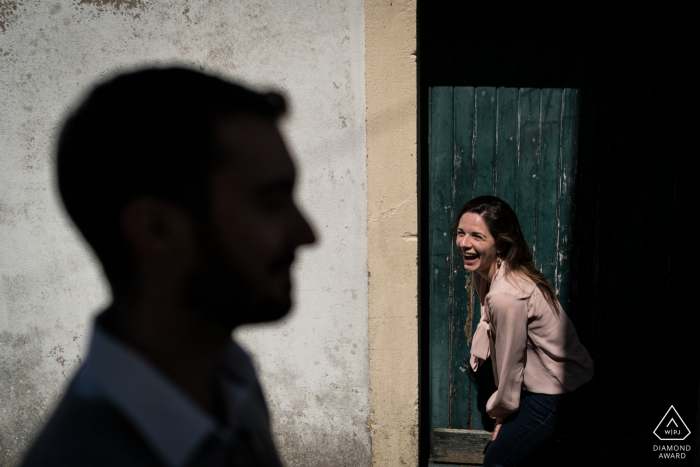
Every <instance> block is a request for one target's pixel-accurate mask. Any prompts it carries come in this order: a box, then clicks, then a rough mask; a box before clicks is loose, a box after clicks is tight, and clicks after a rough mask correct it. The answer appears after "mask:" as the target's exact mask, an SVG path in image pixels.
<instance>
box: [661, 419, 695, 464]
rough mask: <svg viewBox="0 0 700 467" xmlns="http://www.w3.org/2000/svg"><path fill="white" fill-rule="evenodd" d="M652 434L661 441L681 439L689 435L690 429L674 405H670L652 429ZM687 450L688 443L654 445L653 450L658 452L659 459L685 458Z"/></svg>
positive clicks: (688, 447)
mask: <svg viewBox="0 0 700 467" xmlns="http://www.w3.org/2000/svg"><path fill="white" fill-rule="evenodd" d="M654 434H655V435H656V437H657V438H659V440H661V441H683V440H684V439H686V438H687V437H688V436H689V435H690V430H689V429H688V426H687V425H686V424H685V422H684V421H683V419H682V418H681V416H680V415H678V412H677V411H676V409H675V407H673V406H671V407H670V408H669V409H668V411H667V412H666V415H664V416H663V418H662V419H661V421H660V422H659V424H658V425H657V426H656V428H655V429H654ZM687 451H690V445H689V444H685V445H681V444H660V445H659V444H655V445H654V452H658V453H659V459H685V454H686V452H687Z"/></svg>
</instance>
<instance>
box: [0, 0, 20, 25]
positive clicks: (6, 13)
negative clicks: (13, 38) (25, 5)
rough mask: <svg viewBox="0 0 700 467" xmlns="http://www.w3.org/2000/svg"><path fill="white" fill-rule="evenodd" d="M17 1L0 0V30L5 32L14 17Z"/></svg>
mask: <svg viewBox="0 0 700 467" xmlns="http://www.w3.org/2000/svg"><path fill="white" fill-rule="evenodd" d="M18 3H19V2H18V1H15V0H0V32H5V31H6V30H7V26H8V25H9V24H10V23H11V22H12V20H13V19H14V16H15V14H16V13H17V6H18Z"/></svg>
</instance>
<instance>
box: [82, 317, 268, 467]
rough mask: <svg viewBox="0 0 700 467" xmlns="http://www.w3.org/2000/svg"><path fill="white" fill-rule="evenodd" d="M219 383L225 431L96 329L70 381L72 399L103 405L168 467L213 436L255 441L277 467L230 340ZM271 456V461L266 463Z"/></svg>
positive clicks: (250, 376)
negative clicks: (125, 422)
mask: <svg viewBox="0 0 700 467" xmlns="http://www.w3.org/2000/svg"><path fill="white" fill-rule="evenodd" d="M224 366H225V371H222V372H221V374H219V375H218V376H217V377H218V380H219V382H220V385H221V386H220V387H221V390H222V394H223V398H224V403H225V410H226V418H227V426H223V425H222V424H221V423H219V422H218V421H216V420H215V419H214V418H213V417H212V416H210V415H209V414H208V413H206V412H205V411H203V410H202V409H201V408H199V407H198V406H197V405H196V404H195V403H194V402H193V401H192V400H191V399H190V397H189V396H187V395H186V394H185V393H184V392H183V391H182V390H180V388H178V387H177V386H176V385H174V384H173V383H172V382H171V381H170V380H168V378H167V377H166V376H165V375H163V374H162V373H161V372H160V371H159V370H158V369H157V368H155V367H154V366H153V365H151V364H150V363H149V362H148V361H147V360H146V359H144V358H143V357H142V356H141V355H139V354H138V353H137V352H136V351H135V350H133V349H131V348H130V347H128V346H127V345H126V344H125V343H123V342H122V341H120V340H119V339H117V338H116V337H114V336H112V335H111V334H109V333H108V332H107V331H106V330H105V329H104V328H102V326H101V325H99V324H98V323H95V326H94V329H93V335H92V341H91V343H90V352H89V354H88V357H87V359H86V361H85V363H84V364H83V366H82V367H81V369H80V371H79V372H78V374H77V375H76V377H75V379H74V381H73V390H74V391H75V393H76V394H77V395H78V396H80V397H84V398H87V399H92V400H104V401H106V402H108V403H110V404H111V405H113V406H114V407H115V409H116V410H118V411H119V412H120V413H121V414H122V415H123V416H124V417H125V418H126V419H127V420H129V422H130V423H131V424H132V425H133V426H134V427H135V428H136V430H137V431H138V432H139V433H140V435H141V436H142V437H143V439H144V440H145V441H146V443H147V444H148V445H149V446H151V448H152V449H153V451H154V452H155V453H156V455H157V456H158V457H159V458H160V459H161V460H162V461H163V462H164V463H165V464H166V465H169V466H172V467H182V466H184V465H186V464H187V462H189V461H190V460H191V459H192V458H193V456H195V454H197V452H198V450H199V449H200V448H201V447H202V445H203V443H204V442H205V441H206V440H207V439H209V438H210V437H212V436H216V437H218V438H219V439H220V440H221V441H222V442H223V443H225V444H226V445H230V444H231V441H232V438H233V433H235V432H237V431H238V430H241V429H244V430H246V431H247V432H248V433H250V434H252V435H254V436H255V437H256V438H257V439H258V440H259V442H260V444H261V447H262V448H263V450H264V451H265V454H266V457H267V458H268V459H267V460H268V462H269V465H270V466H278V465H279V460H278V458H277V454H276V449H275V446H274V442H273V441H272V436H271V434H270V425H269V417H268V413H267V408H266V406H265V401H264V399H263V398H262V393H261V391H260V386H259V384H258V381H257V377H256V374H255V369H254V368H253V365H252V362H251V360H250V357H249V356H248V355H247V354H246V353H245V352H244V351H243V349H242V348H241V347H240V346H239V345H238V344H236V342H234V341H233V340H231V342H230V344H229V345H228V346H227V349H226V355H225V359H224ZM271 454H272V457H274V458H273V459H271V458H270V457H271Z"/></svg>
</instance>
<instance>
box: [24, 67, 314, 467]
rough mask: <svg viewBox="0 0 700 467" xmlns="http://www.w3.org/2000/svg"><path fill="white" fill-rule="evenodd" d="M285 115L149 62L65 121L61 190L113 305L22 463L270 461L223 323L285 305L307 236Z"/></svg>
mask: <svg viewBox="0 0 700 467" xmlns="http://www.w3.org/2000/svg"><path fill="white" fill-rule="evenodd" d="M283 112H284V101H283V99H282V98H281V97H280V96H278V95H276V94H267V95H264V94H259V93H256V92H253V91H250V90H248V89H245V88H243V87H241V86H237V85H235V84H231V83H228V82H225V81H223V80H220V79H218V78H215V77H211V76H207V75H204V74H201V73H198V72H195V71H190V70H184V69H163V70H157V69H151V70H144V71H139V72H135V73H131V74H125V75H121V76H118V77H116V78H115V79H112V80H111V81H109V82H107V83H105V84H102V85H100V86H99V87H97V88H96V89H95V90H94V91H93V92H92V93H91V94H90V95H89V96H88V98H87V99H86V100H85V102H84V103H83V104H82V105H81V106H80V107H79V108H78V109H77V110H76V111H75V113H74V114H73V115H72V116H71V117H70V118H69V119H68V121H67V122H66V124H65V126H64V128H63V132H62V134H61V138H60V142H59V146H58V182H59V188H60V192H61V196H62V198H63V202H64V204H65V207H66V210H67V211H68V213H69V214H70V216H71V218H72V219H73V220H74V222H75V224H76V225H77V226H78V228H79V229H80V231H81V232H82V234H83V235H84V237H85V239H86V240H87V241H88V243H89V244H90V245H91V246H92V248H93V249H94V251H95V253H96V254H97V256H98V257H99V259H100V262H101V263H102V266H103V268H104V272H105V275H106V276H107V278H108V280H109V283H110V286H111V288H112V293H113V297H114V302H113V304H112V306H110V307H109V308H108V309H107V310H106V311H105V312H103V313H102V314H100V315H99V316H98V317H97V319H96V321H95V326H94V332H93V336H92V342H91V346H90V352H89V355H88V357H87V359H86V361H85V363H84V364H83V366H82V367H81V368H80V370H79V371H78V373H77V374H76V376H75V378H74V379H73V381H72V382H71V385H70V387H69V389H68V391H67V394H65V395H64V396H63V398H62V400H61V402H60V404H59V406H58V408H57V410H56V412H55V413H54V414H53V416H52V418H51V419H50V421H49V422H48V424H47V426H46V427H45V428H44V430H43V432H42V433H41V435H40V436H39V438H38V439H37V441H36V442H35V444H34V446H33V447H32V449H31V450H30V453H29V454H28V456H27V457H26V459H25V464H24V465H26V466H42V467H43V466H51V465H60V466H64V465H65V466H83V465H96V466H97V465H110V466H112V465H114V466H137V465H138V466H140V465H144V466H146V465H148V466H195V465H212V466H223V465H241V466H279V465H280V461H279V458H278V456H277V453H276V449H275V447H274V443H273V441H272V437H271V434H270V427H269V420H268V414H267V408H266V406H265V402H264V399H263V395H262V392H261V390H260V386H259V384H258V381H257V378H256V376H255V371H254V369H253V366H252V365H251V362H250V359H249V357H248V356H247V355H246V354H245V353H244V352H243V350H242V349H241V348H240V347H239V346H238V345H237V344H236V343H235V342H234V341H233V340H232V339H231V331H232V330H233V329H234V328H235V327H236V326H238V325H240V324H244V323H255V322H265V321H272V320H276V319H279V318H281V317H282V316H284V315H285V314H286V313H287V312H288V310H289V308H290V306H291V299H290V291H291V280H290V266H291V264H292V262H293V260H294V252H295V250H296V249H297V247H299V246H300V245H303V244H308V243H312V242H313V241H314V235H313V233H312V230H311V228H310V227H309V225H308V223H307V222H306V220H305V219H304V217H303V216H302V214H301V213H300V212H299V210H298V209H297V206H296V205H295V203H294V200H293V196H292V195H293V187H294V178H295V172H294V165H293V163H292V160H291V159H290V156H289V154H288V152H287V149H286V148H285V144H284V142H283V140H282V137H281V136H280V133H279V131H278V130H277V126H276V120H277V118H278V117H279V116H280V115H281V114H282V113H283Z"/></svg>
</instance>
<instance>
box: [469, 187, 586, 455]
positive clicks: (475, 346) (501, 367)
mask: <svg viewBox="0 0 700 467" xmlns="http://www.w3.org/2000/svg"><path fill="white" fill-rule="evenodd" d="M455 227H456V242H457V247H458V248H459V251H460V253H461V254H462V257H463V259H464V268H465V269H466V270H467V271H471V272H472V273H473V276H474V284H475V286H476V290H477V293H478V295H479V300H480V301H481V304H482V305H481V321H480V322H479V325H478V326H477V329H476V332H475V333H474V338H473V340H472V350H471V360H470V364H471V367H472V370H473V371H476V370H477V368H478V367H479V365H481V363H483V361H484V360H486V359H487V358H489V356H490V357H491V362H492V363H493V374H494V378H495V380H496V386H497V387H498V390H497V391H496V392H495V393H493V395H492V396H491V397H490V398H489V400H488V402H487V403H486V411H487V412H488V414H489V416H490V417H491V418H495V419H496V427H495V429H494V432H493V441H492V442H491V443H490V444H489V447H488V449H487V450H486V455H485V457H484V466H485V467H486V466H492V467H493V466H509V465H517V464H518V463H519V462H520V461H522V460H523V459H525V458H526V457H527V456H528V455H529V454H530V453H532V451H534V450H535V449H536V448H537V447H538V446H540V445H541V444H543V443H544V442H545V441H546V440H547V439H549V438H551V437H552V436H554V435H555V434H556V432H557V430H558V429H559V426H560V424H561V422H562V417H561V404H562V401H565V400H566V398H567V397H568V396H569V394H568V393H570V392H572V391H574V390H575V389H577V388H579V387H580V386H582V385H583V384H585V383H587V382H588V381H590V380H591V378H592V377H593V360H592V359H591V357H590V355H589V354H588V351H586V349H585V348H584V347H583V345H582V344H581V342H580V341H579V339H578V336H577V334H576V330H575V329H574V326H573V324H572V323H571V321H570V320H569V318H568V317H567V315H566V313H564V311H563V310H562V308H561V305H560V304H559V302H558V300H557V296H556V292H555V290H554V287H552V285H551V284H550V283H549V281H548V280H547V278H546V277H545V276H544V274H542V273H541V272H540V271H538V270H537V268H536V267H535V265H534V263H533V261H532V255H531V254H530V250H529V248H528V245H527V242H526V241H525V238H524V237H523V233H522V231H521V230H520V224H519V223H518V218H517V217H516V215H515V213H514V212H513V210H512V209H511V208H510V206H508V204H507V203H505V202H504V201H503V200H501V199H499V198H496V197H495V196H480V197H478V198H474V199H472V200H471V201H469V202H468V203H467V204H465V205H464V207H462V209H461V210H460V211H459V214H458V215H457V218H456V226H455Z"/></svg>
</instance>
